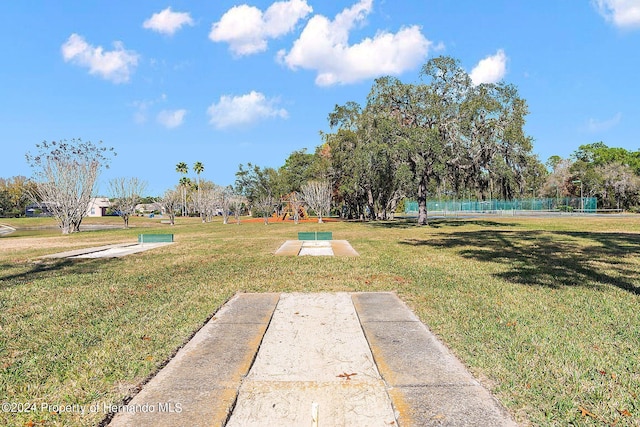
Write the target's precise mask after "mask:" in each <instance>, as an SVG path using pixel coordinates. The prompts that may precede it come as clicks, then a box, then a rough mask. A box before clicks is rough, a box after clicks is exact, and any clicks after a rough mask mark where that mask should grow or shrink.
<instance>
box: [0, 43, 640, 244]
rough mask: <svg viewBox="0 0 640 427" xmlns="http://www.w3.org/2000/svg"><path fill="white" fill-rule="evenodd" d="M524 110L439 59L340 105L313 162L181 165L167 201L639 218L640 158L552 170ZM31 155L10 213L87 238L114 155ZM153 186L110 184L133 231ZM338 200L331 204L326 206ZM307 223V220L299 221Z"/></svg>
mask: <svg viewBox="0 0 640 427" xmlns="http://www.w3.org/2000/svg"><path fill="white" fill-rule="evenodd" d="M527 114H528V107H527V104H526V101H525V100H524V99H523V98H521V97H520V96H519V94H518V90H517V88H516V87H515V86H513V85H510V84H507V83H503V82H501V83H495V84H480V85H474V84H473V83H472V82H471V79H470V78H469V75H468V74H467V73H466V71H465V70H464V69H463V68H462V67H461V66H460V63H459V62H458V61H457V60H456V59H453V58H450V57H445V56H442V57H437V58H433V59H431V60H430V61H429V62H427V63H426V64H425V65H424V66H423V67H422V69H421V72H420V82H418V83H403V82H402V81H400V80H399V79H397V78H394V77H388V76H387V77H381V78H379V79H376V80H375V81H374V83H373V85H372V88H371V91H370V92H369V95H368V96H367V98H366V103H365V104H364V105H360V104H358V103H356V102H347V103H346V104H344V105H336V106H335V108H334V110H333V111H332V112H330V113H329V114H328V123H329V126H330V131H329V132H325V133H321V144H320V145H319V146H317V147H316V149H315V151H314V152H313V153H308V152H307V150H306V149H302V150H297V151H294V152H293V153H291V154H290V155H289V157H288V158H287V159H286V160H285V162H284V164H283V165H282V166H281V167H279V168H273V167H260V166H258V165H254V164H251V163H248V164H246V165H242V164H241V165H240V166H239V168H238V171H237V172H236V180H235V184H234V185H233V186H227V187H222V186H219V185H216V184H215V183H213V182H210V181H207V180H206V179H201V176H200V175H201V174H202V172H204V170H205V168H204V164H203V163H202V162H196V163H194V165H193V167H192V170H193V172H195V174H196V177H195V179H194V180H192V179H191V178H189V177H188V176H187V175H188V172H189V167H188V165H187V164H186V163H184V162H179V163H178V164H177V165H176V172H178V173H179V174H180V175H181V177H180V179H179V180H178V184H177V185H176V186H175V187H174V188H171V189H168V190H167V191H166V192H165V194H164V195H163V196H162V197H160V198H158V199H159V200H161V202H162V204H163V207H164V210H165V211H166V212H167V214H168V215H169V216H170V219H171V222H173V221H174V219H175V216H176V215H178V214H179V215H194V214H195V215H199V216H200V217H201V218H202V221H203V222H207V221H210V220H211V218H212V217H213V216H215V215H222V216H223V221H224V222H225V223H227V222H228V220H229V216H231V215H233V216H234V217H236V218H239V217H240V215H243V214H247V213H251V214H253V215H254V216H263V217H264V218H265V222H268V217H269V216H271V215H272V214H273V213H274V212H276V213H278V214H280V213H281V212H282V210H283V209H284V206H285V204H286V205H287V206H288V207H289V209H291V206H296V208H295V209H293V215H294V216H297V214H298V212H299V210H298V208H299V207H301V206H302V205H303V204H305V203H306V205H307V206H308V207H309V208H310V209H311V210H313V211H314V212H315V213H317V214H320V217H322V216H323V215H325V216H326V215H328V214H329V211H330V210H331V208H333V210H332V213H333V214H336V215H339V216H341V217H343V218H361V219H372V220H373V219H388V218H391V217H393V214H394V212H395V211H396V209H397V207H398V205H399V203H401V202H402V201H403V200H405V199H407V198H409V199H414V200H417V201H418V208H419V217H418V222H419V223H420V224H426V223H427V211H426V201H427V199H429V198H439V199H447V198H449V199H453V198H457V199H462V198H475V199H477V200H489V199H506V200H511V199H516V198H526V197H528V196H529V195H533V196H535V197H558V198H559V197H567V196H574V197H582V196H584V197H597V198H598V207H599V208H605V209H626V210H636V209H637V207H638V206H639V205H640V151H635V152H633V151H627V150H625V149H623V148H610V147H608V146H607V145H605V144H604V143H603V142H596V143H591V144H586V145H582V146H580V147H579V148H578V149H577V150H576V151H575V152H574V153H573V154H572V155H571V156H570V157H569V158H566V159H563V158H561V157H559V156H552V157H551V158H549V159H548V161H547V162H546V164H543V163H542V162H540V160H539V159H538V158H537V156H536V155H534V154H533V152H532V150H533V140H532V138H531V137H530V136H528V135H526V133H525V131H524V125H525V119H526V116H527ZM36 148H37V151H36V153H35V154H31V153H27V155H26V157H27V160H28V161H29V164H30V165H31V166H32V168H33V171H34V174H33V179H27V178H24V177H12V178H9V179H0V216H15V215H19V214H21V213H22V212H24V208H25V206H26V205H27V204H28V203H29V202H31V201H39V202H47V203H49V204H50V205H51V206H52V209H54V215H55V216H56V217H57V218H59V222H60V224H61V228H62V230H63V232H72V231H77V229H78V227H79V224H80V222H81V221H82V217H83V216H84V215H86V209H85V210H83V209H82V208H81V207H82V206H85V207H86V203H87V200H88V198H89V197H90V196H91V195H92V194H94V192H95V182H96V178H97V176H98V173H99V171H100V169H101V168H102V167H108V165H109V162H110V160H111V158H112V156H114V155H115V152H114V151H113V149H112V148H105V147H102V146H101V144H100V143H98V144H93V143H91V142H83V141H82V140H72V141H58V142H55V141H54V142H51V143H48V142H46V141H45V142H43V143H41V144H38V145H36ZM145 189H146V183H144V182H142V181H139V180H137V179H135V178H118V179H116V180H112V182H110V191H111V196H112V202H113V206H114V209H115V210H116V211H117V212H118V214H119V215H121V216H122V217H123V220H124V225H125V227H126V226H127V225H128V217H129V216H130V215H131V214H132V213H133V210H134V207H135V206H136V204H137V203H139V202H140V201H141V199H142V193H143V192H144V191H145ZM327 200H328V201H327ZM296 220H297V218H296Z"/></svg>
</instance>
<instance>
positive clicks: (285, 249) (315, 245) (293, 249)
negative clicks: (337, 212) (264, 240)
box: [275, 240, 358, 256]
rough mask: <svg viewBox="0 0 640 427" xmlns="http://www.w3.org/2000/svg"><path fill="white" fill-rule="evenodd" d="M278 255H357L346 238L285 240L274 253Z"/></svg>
mask: <svg viewBox="0 0 640 427" xmlns="http://www.w3.org/2000/svg"><path fill="white" fill-rule="evenodd" d="M275 254H276V255H279V256H358V252H356V250H355V249H353V247H352V246H351V244H350V243H349V242H348V241H346V240H287V241H286V242H284V243H283V244H282V246H280V248H278V250H277V251H276V253H275Z"/></svg>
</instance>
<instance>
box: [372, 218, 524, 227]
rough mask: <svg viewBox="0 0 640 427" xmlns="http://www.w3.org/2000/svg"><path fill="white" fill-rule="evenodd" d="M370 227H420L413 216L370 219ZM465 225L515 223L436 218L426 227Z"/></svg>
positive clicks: (492, 225)
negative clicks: (379, 219)
mask: <svg viewBox="0 0 640 427" xmlns="http://www.w3.org/2000/svg"><path fill="white" fill-rule="evenodd" d="M368 224H369V225H370V226H372V227H379V228H422V227H424V226H422V225H418V222H417V219H415V218H403V219H395V220H391V221H371V222H369V223H368ZM465 225H477V226H480V227H515V226H516V225H517V224H515V223H508V222H495V221H489V220H484V219H466V218H460V219H458V218H437V219H430V220H429V224H428V225H427V226H426V227H431V228H442V227H464V226H465Z"/></svg>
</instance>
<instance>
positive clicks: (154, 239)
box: [138, 234, 173, 243]
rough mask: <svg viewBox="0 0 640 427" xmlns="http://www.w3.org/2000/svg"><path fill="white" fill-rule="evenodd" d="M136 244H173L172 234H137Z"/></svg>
mask: <svg viewBox="0 0 640 427" xmlns="http://www.w3.org/2000/svg"><path fill="white" fill-rule="evenodd" d="M138 243H173V234H138Z"/></svg>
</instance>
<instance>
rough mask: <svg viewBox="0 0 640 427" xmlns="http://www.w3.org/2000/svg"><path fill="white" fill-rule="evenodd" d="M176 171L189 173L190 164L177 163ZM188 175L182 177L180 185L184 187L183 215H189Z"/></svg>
mask: <svg viewBox="0 0 640 427" xmlns="http://www.w3.org/2000/svg"><path fill="white" fill-rule="evenodd" d="M176 172H178V173H181V174H182V175H186V174H187V173H189V166H187V164H186V163H185V162H180V163H178V164H177V165H176ZM185 178H186V176H183V177H182V178H181V179H180V186H181V187H182V216H186V215H187V187H186V184H187V182H186V179H188V178H186V179H185Z"/></svg>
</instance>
